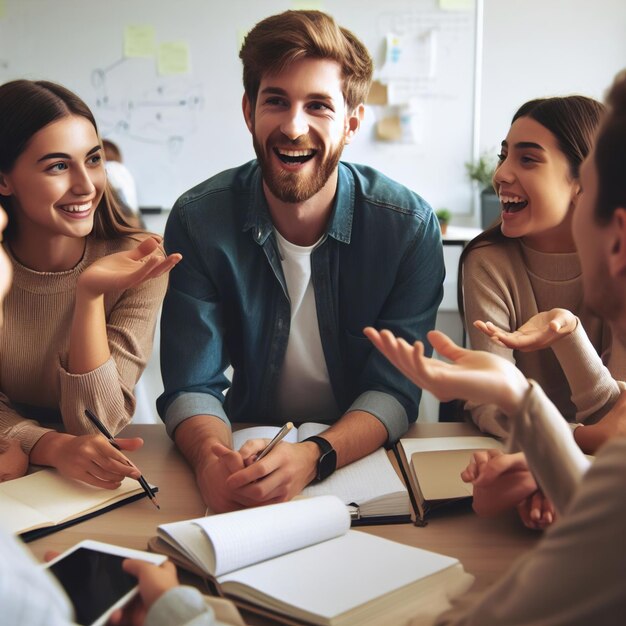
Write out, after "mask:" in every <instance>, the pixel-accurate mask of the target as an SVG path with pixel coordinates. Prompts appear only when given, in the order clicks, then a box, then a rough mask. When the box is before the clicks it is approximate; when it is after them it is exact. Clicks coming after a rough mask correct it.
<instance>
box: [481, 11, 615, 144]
mask: <svg viewBox="0 0 626 626" xmlns="http://www.w3.org/2000/svg"><path fill="white" fill-rule="evenodd" d="M483 29H484V30H483V62H482V81H483V82H482V89H481V106H480V119H481V122H480V130H479V144H480V149H481V151H482V150H493V151H494V154H495V153H496V152H497V149H498V147H499V145H500V142H501V141H502V139H504V136H505V135H506V133H507V131H508V129H509V125H510V121H511V117H512V116H513V114H514V113H515V111H516V110H517V108H518V107H519V106H520V105H521V104H523V103H524V102H526V101H527V100H531V99H533V98H538V97H544V96H556V95H568V94H573V93H578V94H582V95H586V96H591V97H594V98H597V99H600V100H602V99H603V94H604V92H605V90H606V88H607V87H608V86H609V85H610V84H611V82H612V80H613V77H614V76H615V74H616V73H617V72H618V71H619V70H620V69H623V68H625V67H626V1H624V0H594V1H590V0H484V21H483Z"/></svg>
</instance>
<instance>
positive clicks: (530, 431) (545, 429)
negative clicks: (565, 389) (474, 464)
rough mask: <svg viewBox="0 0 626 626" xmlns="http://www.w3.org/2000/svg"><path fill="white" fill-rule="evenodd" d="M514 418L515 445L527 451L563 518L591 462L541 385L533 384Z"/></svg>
mask: <svg viewBox="0 0 626 626" xmlns="http://www.w3.org/2000/svg"><path fill="white" fill-rule="evenodd" d="M511 418H512V419H511V424H512V433H511V438H512V441H513V442H514V443H517V444H519V446H520V447H521V449H522V450H523V451H524V453H525V455H526V459H527V460H528V466H529V468H530V470H531V471H532V473H533V475H534V476H535V478H536V479H537V482H538V483H539V485H540V487H541V488H542V490H543V492H544V493H545V494H546V495H547V496H548V497H549V498H550V500H552V502H553V503H554V505H555V507H556V509H557V512H558V513H560V514H562V513H563V511H564V510H565V507H566V506H567V504H568V503H569V501H570V500H571V498H572V496H573V495H574V493H575V491H576V489H577V488H578V485H579V483H580V481H581V480H582V477H583V476H584V474H585V472H586V471H587V469H588V468H589V461H587V459H586V458H585V455H584V454H583V453H582V452H581V451H580V448H579V447H578V446H577V445H576V443H575V442H574V439H573V437H572V433H571V430H570V428H569V426H568V425H567V423H566V422H565V420H564V419H563V417H562V416H561V414H560V413H559V411H558V410H557V408H556V407H555V406H554V404H552V402H551V401H550V400H549V399H548V398H547V397H546V395H545V393H544V392H543V390H542V389H541V387H540V386H539V385H538V384H537V383H534V382H533V384H532V387H531V388H530V389H529V390H528V393H527V395H526V397H525V398H524V400H523V401H522V402H520V403H519V411H518V413H517V414H516V415H511ZM583 428H585V427H583ZM578 430H580V429H578Z"/></svg>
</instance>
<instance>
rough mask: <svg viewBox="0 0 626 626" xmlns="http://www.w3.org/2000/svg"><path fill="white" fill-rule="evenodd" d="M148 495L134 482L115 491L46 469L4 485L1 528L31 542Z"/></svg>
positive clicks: (0, 490) (1, 486) (0, 501)
mask: <svg viewBox="0 0 626 626" xmlns="http://www.w3.org/2000/svg"><path fill="white" fill-rule="evenodd" d="M145 495H146V494H145V492H144V491H143V489H142V488H141V486H140V485H139V483H138V482H137V481H136V480H132V479H130V478H125V479H124V481H123V482H122V485H121V486H120V487H119V488H118V489H115V490H114V491H111V490H109V489H98V488H97V487H92V486H91V485H87V484H85V483H81V482H78V481H76V480H72V479H69V478H64V477H63V476H61V475H59V474H58V472H57V471H56V470H53V469H43V470H40V471H37V472H35V473H33V474H29V475H28V476H23V477H21V478H16V479H15V480H10V481H7V482H5V483H1V484H0V511H2V519H1V520H0V525H1V526H2V527H3V528H5V529H6V530H8V531H9V532H11V533H14V534H17V535H21V536H22V539H23V540H24V541H31V540H33V539H37V538H39V537H42V536H44V535H47V534H49V533H52V532H56V531H57V530H61V529H62V528H66V527H67V526H71V525H73V524H77V523H78V522H82V521H83V520H86V519H89V518H90V517H93V516H94V515H99V514H101V513H104V512H105V511H109V510H110V509H113V508H116V507H118V506H121V505H122V504H126V503H128V502H132V501H134V500H138V499H139V498H143V497H144V496H145Z"/></svg>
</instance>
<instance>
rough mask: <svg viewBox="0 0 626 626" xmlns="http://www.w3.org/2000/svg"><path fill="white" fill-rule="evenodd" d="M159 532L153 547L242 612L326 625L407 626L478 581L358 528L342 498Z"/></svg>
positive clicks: (449, 561)
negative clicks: (409, 620) (213, 585)
mask: <svg viewBox="0 0 626 626" xmlns="http://www.w3.org/2000/svg"><path fill="white" fill-rule="evenodd" d="M158 536H159V538H160V542H155V541H154V540H152V541H151V543H150V547H151V548H152V549H156V550H159V546H165V545H166V544H167V545H168V546H169V547H170V550H171V549H173V550H174V552H175V553H178V557H182V558H178V559H176V560H177V562H178V563H179V564H180V563H181V562H182V563H183V564H184V563H185V562H190V563H191V564H192V567H191V569H192V570H193V571H196V572H202V573H203V574H204V575H205V577H207V578H209V579H211V580H213V581H214V582H215V583H216V585H217V588H218V590H219V591H220V592H221V593H222V594H223V595H226V596H227V597H230V598H231V599H233V600H234V601H235V602H236V603H238V604H240V605H241V606H243V607H245V608H247V609H252V610H255V608H256V609H261V610H262V611H264V612H265V614H268V613H269V614H271V615H272V616H274V617H275V618H278V619H280V618H283V619H284V618H291V619H295V620H299V621H304V622H306V623H311V624H320V625H324V626H351V625H353V624H354V625H357V624H358V625H359V626H367V625H373V624H381V625H382V624H396V623H398V624H399V623H404V622H405V621H406V619H407V618H408V617H412V616H416V615H418V614H420V612H424V611H425V610H426V608H425V607H427V606H429V607H431V608H432V607H433V605H434V604H435V603H437V604H438V606H437V607H436V609H434V611H441V610H442V609H443V608H446V606H447V599H448V598H450V597H452V596H454V595H457V594H458V593H462V592H463V591H465V590H466V589H467V588H468V587H469V585H470V584H471V582H472V580H473V577H472V576H470V575H468V574H466V573H465V572H464V570H463V568H462V566H461V564H460V563H459V562H458V561H457V560H456V559H454V558H451V557H447V556H442V555H440V554H435V553H433V552H427V551H426V550H421V549H419V548H414V547H410V546H406V545H403V544H399V543H396V542H393V541H389V540H387V539H382V538H380V537H376V536H374V535H370V534H368V533H365V532H362V531H356V530H350V517H349V514H348V511H347V509H346V507H345V506H344V504H343V503H342V502H341V501H340V500H339V499H338V498H336V497H334V496H320V497H317V498H308V499H302V500H292V501H291V502H285V503H282V504H275V505H269V506H264V507H260V508H255V509H246V510H243V511H235V512H233V513H224V514H221V515H213V516H210V517H204V518H199V519H195V520H188V521H183V522H174V523H171V524H162V525H161V526H159V528H158ZM163 551H164V552H166V553H167V552H168V550H167V549H166V550H163ZM170 553H171V552H170Z"/></svg>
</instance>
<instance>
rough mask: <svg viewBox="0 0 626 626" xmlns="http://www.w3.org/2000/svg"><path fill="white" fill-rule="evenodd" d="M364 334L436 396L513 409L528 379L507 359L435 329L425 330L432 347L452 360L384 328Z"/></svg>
mask: <svg viewBox="0 0 626 626" xmlns="http://www.w3.org/2000/svg"><path fill="white" fill-rule="evenodd" d="M364 333H365V335H366V336H367V337H368V338H369V339H370V341H372V343H373V344H374V345H375V346H376V348H378V350H380V351H381V352H382V353H383V354H384V355H385V356H386V357H387V358H388V359H389V360H390V361H391V362H392V363H393V364H394V365H395V366H396V367H397V368H398V369H399V370H400V371H401V372H402V373H403V374H404V375H405V376H406V377H407V378H409V379H410V380H412V381H413V382H414V383H415V384H416V385H417V386H418V387H421V388H423V389H426V390H428V391H430V392H431V393H432V394H433V395H435V396H436V397H437V398H438V399H439V400H442V401H448V400H453V399H455V398H459V399H463V400H470V401H472V402H476V403H478V404H496V405H497V406H499V407H500V408H501V409H502V410H503V411H504V412H505V413H507V414H511V413H513V412H515V410H516V409H517V408H518V406H519V404H520V403H521V401H522V399H523V397H524V394H525V392H526V390H527V389H528V382H527V380H526V378H525V377H524V375H523V374H522V373H521V372H520V371H519V370H518V369H517V368H516V367H515V366H514V365H513V364H512V363H509V362H508V361H507V360H505V359H503V358H501V357H499V356H496V355H494V354H490V353H489V352H482V351H475V350H466V349H464V348H461V347H460V346H457V345H456V344H455V343H454V342H453V341H452V340H451V339H450V338H449V337H447V336H446V335H444V334H443V333H441V332H439V331H436V330H435V331H431V332H429V333H428V340H429V341H430V342H431V344H432V346H433V348H434V349H435V350H436V351H437V352H438V353H439V354H440V355H441V356H443V357H444V358H446V359H449V360H450V361H452V363H446V362H444V361H440V360H438V359H432V358H428V357H426V356H424V344H423V343H422V342H421V341H416V342H415V344H413V345H410V344H408V343H407V342H406V341H405V340H404V339H401V338H397V337H395V336H394V335H393V333H391V332H390V331H388V330H383V331H381V332H380V333H379V332H378V331H377V330H375V329H374V328H366V329H365V330H364Z"/></svg>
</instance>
